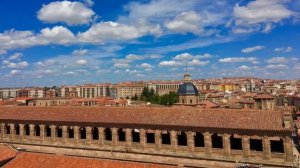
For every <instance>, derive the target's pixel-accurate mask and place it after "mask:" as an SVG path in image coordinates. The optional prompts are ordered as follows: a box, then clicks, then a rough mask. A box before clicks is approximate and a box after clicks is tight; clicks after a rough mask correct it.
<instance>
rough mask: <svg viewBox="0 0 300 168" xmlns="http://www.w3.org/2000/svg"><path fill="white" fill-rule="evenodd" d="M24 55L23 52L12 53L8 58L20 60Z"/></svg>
mask: <svg viewBox="0 0 300 168" xmlns="http://www.w3.org/2000/svg"><path fill="white" fill-rule="evenodd" d="M22 56H23V54H22V53H15V54H13V55H11V56H10V57H9V58H8V60H19V59H20V58H21V57H22Z"/></svg>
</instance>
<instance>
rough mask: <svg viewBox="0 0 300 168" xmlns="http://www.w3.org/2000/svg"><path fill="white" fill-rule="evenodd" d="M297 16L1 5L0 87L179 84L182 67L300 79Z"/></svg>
mask: <svg viewBox="0 0 300 168" xmlns="http://www.w3.org/2000/svg"><path fill="white" fill-rule="evenodd" d="M299 9H300V2H299V1H296V0H286V1H280V0H272V1H268V0H254V1H246V0H242V1H235V0H232V1H228V2H227V1H226V2H225V1H214V2H211V1H210V2H208V1H197V0H189V1H183V2H182V1H177V0H176V1H168V0H143V1H122V2H120V1H116V0H115V1H109V2H108V1H105V2H104V1H101V2H99V1H91V0H84V1H39V2H28V1H23V0H22V1H15V2H14V1H8V0H4V1H1V2H0V11H1V12H2V15H0V20H1V21H2V23H1V25H0V61H1V62H0V64H1V69H0V75H1V76H2V79H1V83H0V87H20V86H51V85H57V86H60V85H73V84H74V85H75V84H82V83H100V82H112V83H116V82H120V81H139V80H143V81H147V80H162V79H165V80H171V79H174V80H178V79H182V74H183V73H184V68H185V66H186V65H188V67H189V73H191V74H192V77H193V78H194V79H199V78H220V77H235V76H251V77H259V78H271V79H296V80H299V78H300V76H299V73H297V71H299V70H300V60H299V47H298V46H299V39H300V38H299V37H300V31H299V30H300V29H299V28H300V24H299V23H300V20H299V18H300V14H299V12H300V10H299ZM62 16H63V17H62ZM297 44H298V45H297Z"/></svg>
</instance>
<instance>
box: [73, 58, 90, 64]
mask: <svg viewBox="0 0 300 168" xmlns="http://www.w3.org/2000/svg"><path fill="white" fill-rule="evenodd" d="M87 63H88V61H87V60H84V59H81V60H77V61H76V64H77V65H86V64H87Z"/></svg>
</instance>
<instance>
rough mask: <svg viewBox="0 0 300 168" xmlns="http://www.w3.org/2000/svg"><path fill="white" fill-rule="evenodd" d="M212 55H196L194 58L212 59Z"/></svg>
mask: <svg viewBox="0 0 300 168" xmlns="http://www.w3.org/2000/svg"><path fill="white" fill-rule="evenodd" d="M212 57H213V55H211V54H208V53H205V54H203V55H196V56H195V58H198V59H207V58H212Z"/></svg>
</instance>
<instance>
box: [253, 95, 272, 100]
mask: <svg viewBox="0 0 300 168" xmlns="http://www.w3.org/2000/svg"><path fill="white" fill-rule="evenodd" d="M253 98H254V99H274V97H273V96H271V95H268V94H258V95H256V96H254V97H253Z"/></svg>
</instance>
